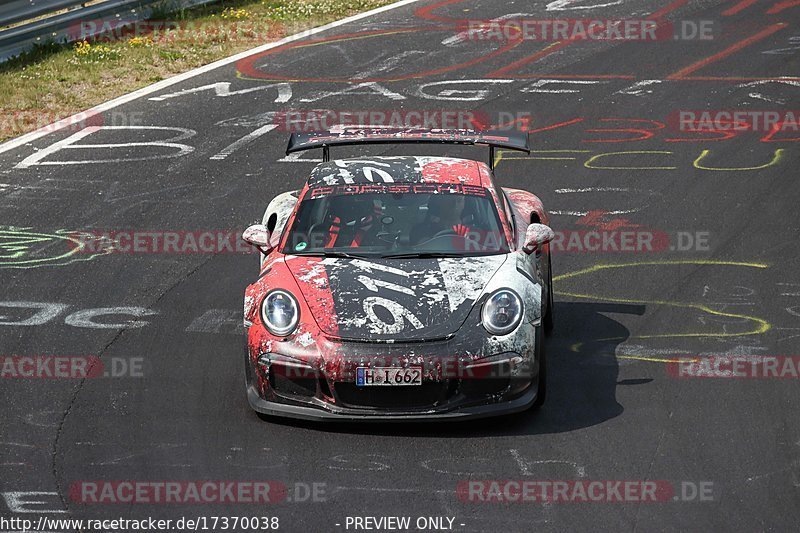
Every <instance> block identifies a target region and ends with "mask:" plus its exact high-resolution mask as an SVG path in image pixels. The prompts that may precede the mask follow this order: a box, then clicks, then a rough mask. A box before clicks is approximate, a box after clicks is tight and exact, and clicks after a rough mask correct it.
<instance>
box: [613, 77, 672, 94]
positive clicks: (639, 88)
mask: <svg viewBox="0 0 800 533" xmlns="http://www.w3.org/2000/svg"><path fill="white" fill-rule="evenodd" d="M659 83H664V82H663V81H662V80H642V81H637V82H636V83H634V84H633V85H631V86H630V87H626V88H624V89H622V90H621V91H617V92H616V94H627V95H631V96H644V95H645V94H652V93H653V91H652V90H648V89H644V87H647V86H648V85H656V84H659Z"/></svg>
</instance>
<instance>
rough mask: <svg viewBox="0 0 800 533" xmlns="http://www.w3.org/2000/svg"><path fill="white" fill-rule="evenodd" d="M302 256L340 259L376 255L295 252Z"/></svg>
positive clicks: (366, 257)
mask: <svg viewBox="0 0 800 533" xmlns="http://www.w3.org/2000/svg"><path fill="white" fill-rule="evenodd" d="M295 255H297V256H300V257H336V258H340V259H369V258H370V257H376V256H375V255H358V254H351V253H348V252H311V253H308V254H295Z"/></svg>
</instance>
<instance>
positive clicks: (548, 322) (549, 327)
mask: <svg viewBox="0 0 800 533" xmlns="http://www.w3.org/2000/svg"><path fill="white" fill-rule="evenodd" d="M553 308H554V305H553V262H552V260H551V259H550V254H549V253H548V254H547V312H546V313H545V315H544V318H543V319H542V323H543V325H544V333H545V335H547V336H548V337H549V336H550V335H552V334H553V329H554V328H555V321H554V319H553Z"/></svg>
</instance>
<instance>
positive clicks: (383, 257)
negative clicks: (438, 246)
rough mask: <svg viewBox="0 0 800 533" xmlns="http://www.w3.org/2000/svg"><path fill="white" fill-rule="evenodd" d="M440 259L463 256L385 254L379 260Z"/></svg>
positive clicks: (419, 253)
mask: <svg viewBox="0 0 800 533" xmlns="http://www.w3.org/2000/svg"><path fill="white" fill-rule="evenodd" d="M441 257H464V255H463V254H455V253H452V252H410V253H402V254H386V255H382V256H381V259H437V258H441Z"/></svg>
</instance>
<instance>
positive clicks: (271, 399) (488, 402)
mask: <svg viewBox="0 0 800 533" xmlns="http://www.w3.org/2000/svg"><path fill="white" fill-rule="evenodd" d="M472 331H482V329H481V330H477V329H473V330H472ZM485 339H486V338H485V337H484V339H477V338H475V337H472V338H464V337H461V338H453V339H448V340H444V341H440V342H426V343H415V344H412V345H406V346H403V345H393V344H382V345H381V344H372V343H351V342H342V341H330V340H323V339H317V341H316V342H315V345H314V346H313V347H312V349H313V350H315V354H304V353H300V352H299V351H298V346H297V345H296V343H295V344H292V343H285V344H284V343H280V344H279V343H271V344H269V347H270V349H269V351H268V352H264V351H262V350H260V349H259V350H258V351H257V352H256V351H253V348H252V346H253V344H251V345H250V346H251V348H250V349H249V350H248V352H247V362H246V364H247V397H248V400H249V403H250V405H251V407H252V408H253V409H254V410H255V411H257V412H259V413H263V414H266V415H275V416H283V417H291V418H302V419H309V420H350V421H412V420H441V419H451V420H467V419H473V418H482V417H488V416H498V415H503V414H510V413H516V412H520V411H524V410H526V409H528V408H530V407H531V406H532V405H533V404H534V403H535V402H536V399H537V395H538V383H539V353H538V351H539V349H538V347H539V343H540V342H541V333H540V328H539V326H536V325H533V324H525V323H523V324H522V325H521V326H520V327H519V328H518V329H517V330H516V332H515V333H514V334H512V335H509V336H508V338H506V339H504V340H503V341H502V342H489V343H487V342H486V340H485ZM482 340H483V342H481V341H482ZM494 340H495V341H496V339H494ZM476 341H477V342H476ZM256 346H258V345H256ZM467 346H482V349H481V350H480V351H479V352H478V353H476V352H475V351H474V350H469V349H468V348H467ZM317 350H318V351H317ZM423 353H424V354H425V355H420V354H423ZM322 354H326V355H324V356H323V355H322ZM414 354H416V355H414ZM448 354H462V355H458V356H453V355H448ZM387 361H390V363H387ZM361 366H366V367H382V366H392V367H397V366H399V367H411V366H421V367H422V368H423V379H422V384H421V385H416V386H400V387H357V386H356V384H355V374H356V369H357V368H358V367H361Z"/></svg>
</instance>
